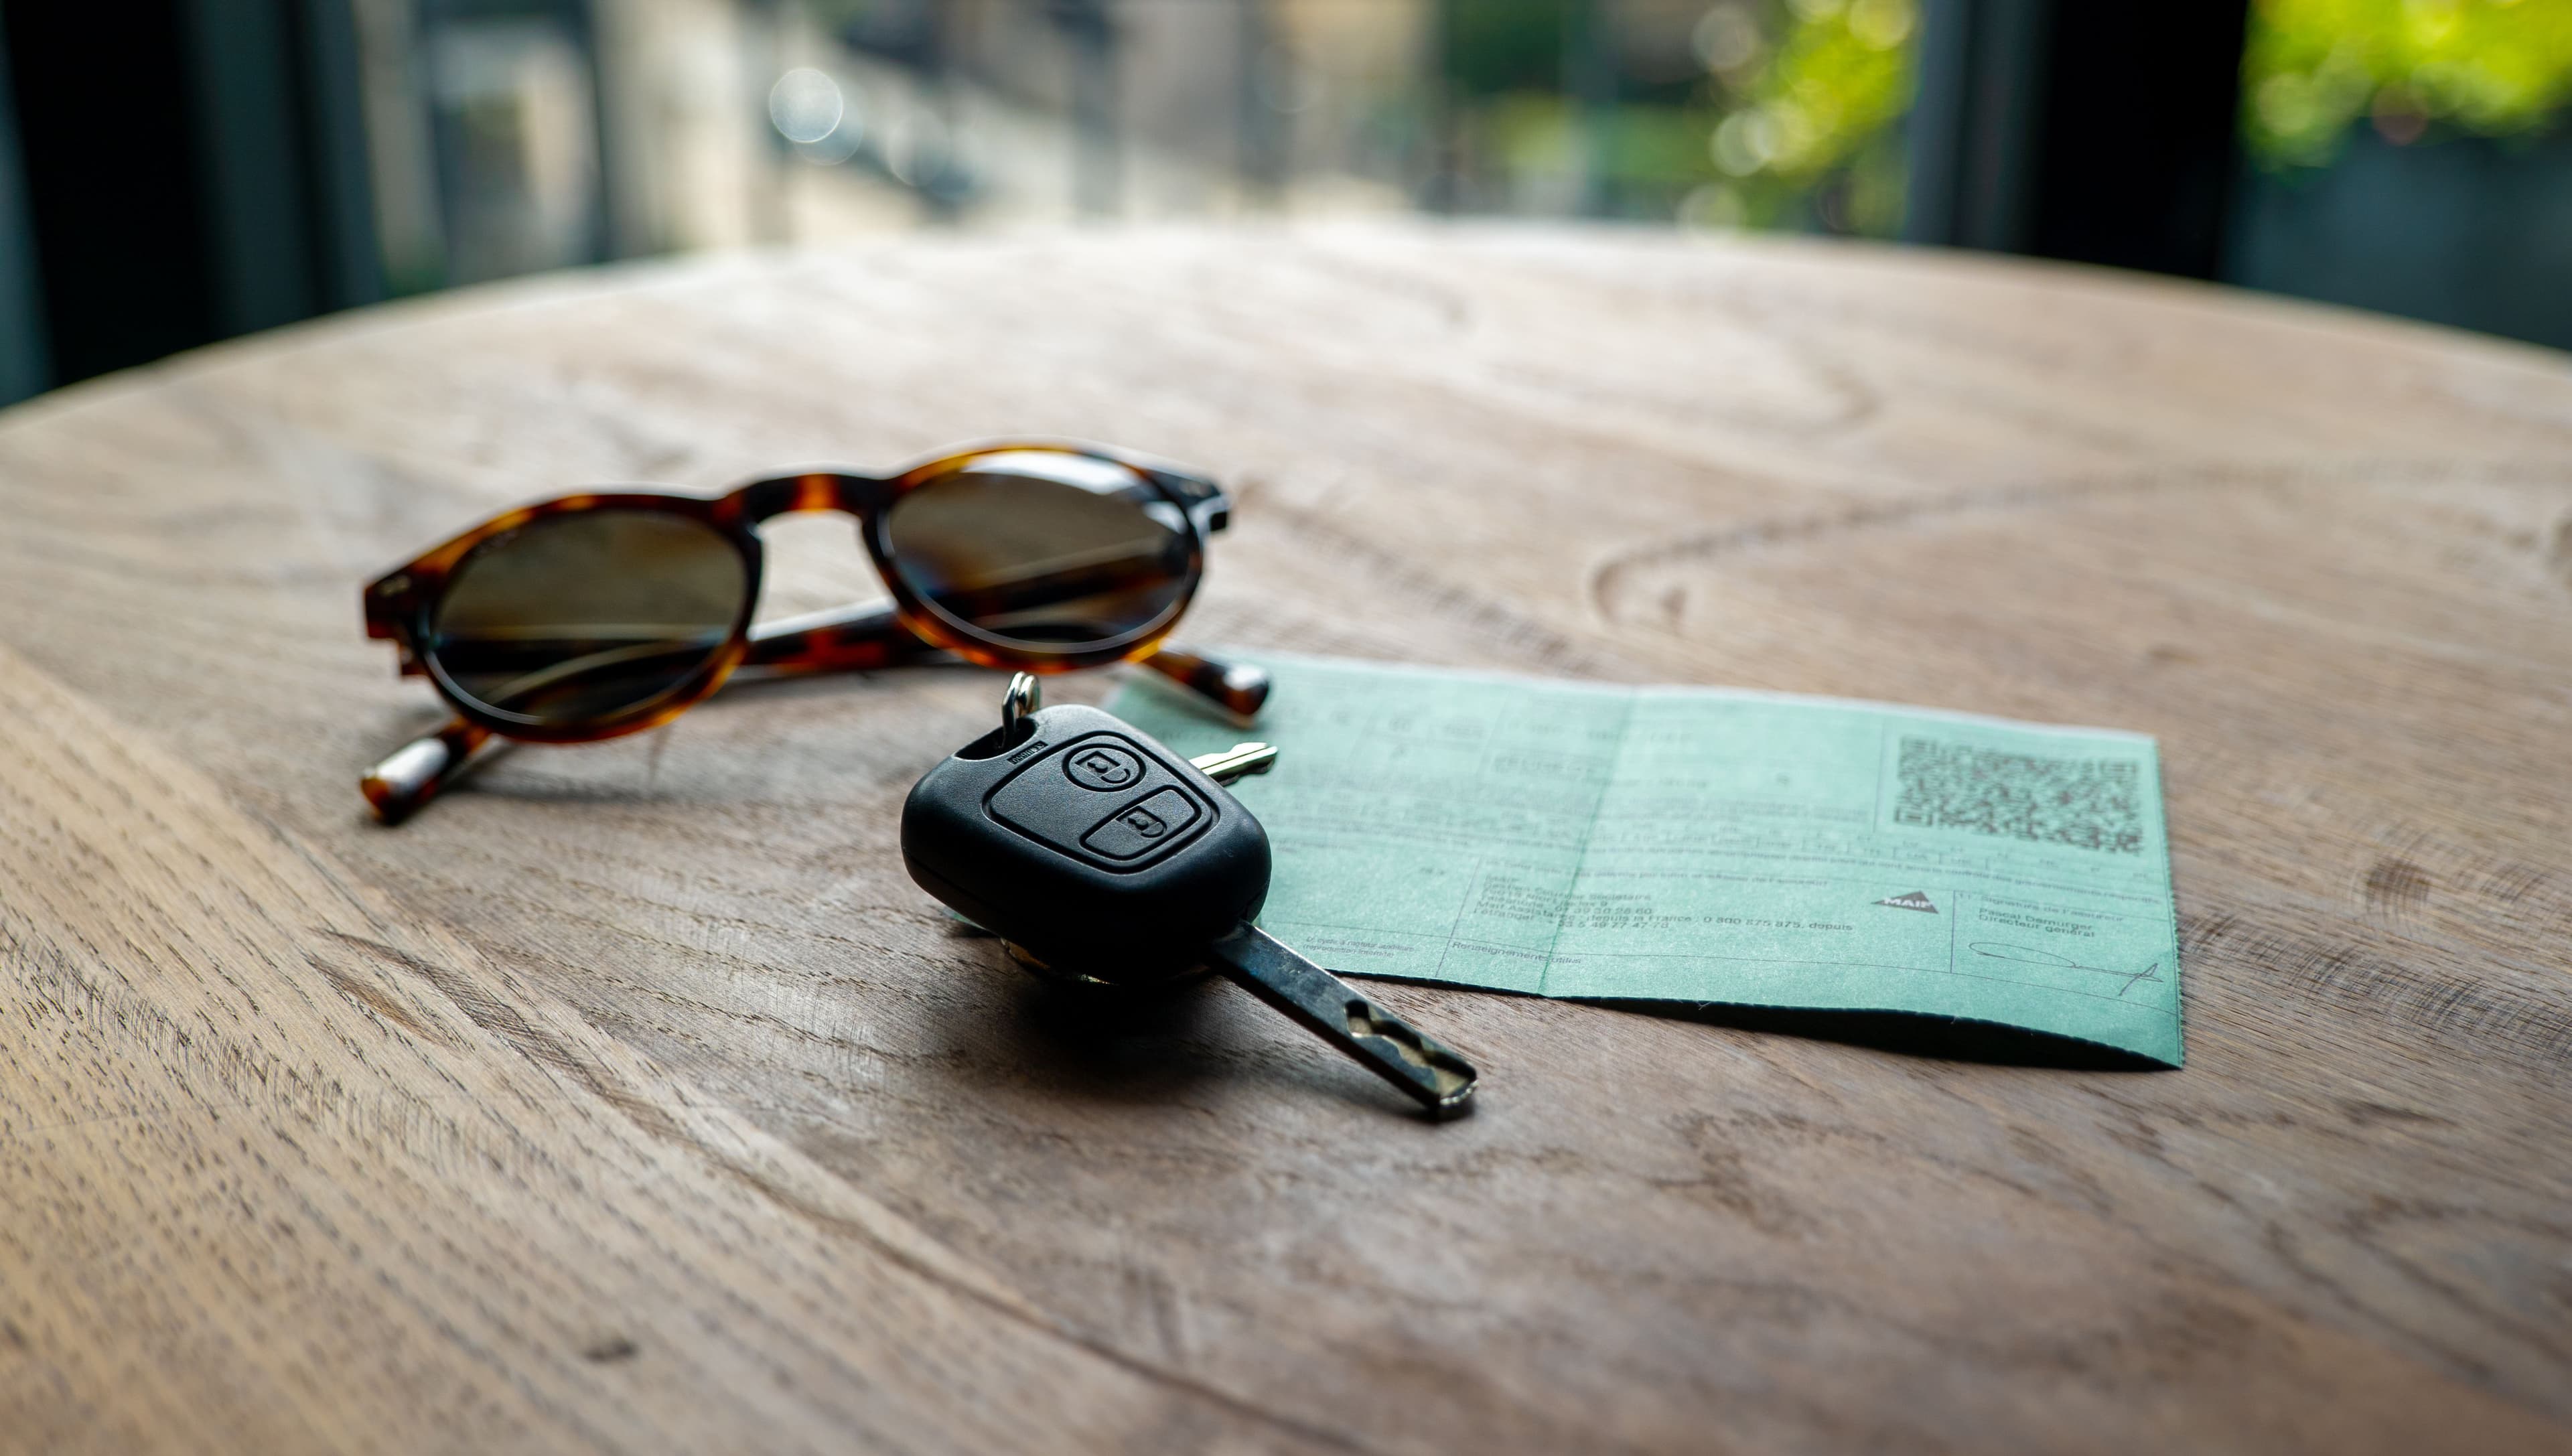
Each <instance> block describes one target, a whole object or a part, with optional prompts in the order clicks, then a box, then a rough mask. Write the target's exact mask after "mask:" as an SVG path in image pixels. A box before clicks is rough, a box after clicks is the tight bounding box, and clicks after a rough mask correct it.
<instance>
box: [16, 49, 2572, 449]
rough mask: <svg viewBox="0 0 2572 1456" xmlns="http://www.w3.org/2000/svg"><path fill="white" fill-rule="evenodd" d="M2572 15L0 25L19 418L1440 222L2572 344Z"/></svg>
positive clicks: (2561, 344)
mask: <svg viewBox="0 0 2572 1456" xmlns="http://www.w3.org/2000/svg"><path fill="white" fill-rule="evenodd" d="M2567 104H2572V0H2248V3H2246V0H2189V3H2185V4H2174V3H2169V0H2162V3H2148V0H120V3H117V4H114V5H105V4H79V3H74V0H0V401H5V400H7V399H12V398H19V397H23V396H25V395H28V394H31V393H35V392H38V391H40V390H42V389H45V388H48V387H51V386H53V385H56V384H60V383H67V382H70V381H72V380H75V379H80V378H84V377H87V376H89V375H92V374H96V373H99V372H102V371H104V370H107V369H113V368H119V367H123V366H125V365H128V364H140V363H143V362H146V361H149V360H152V359H156V358H159V357H161V356H163V355H166V354H169V353H171V352H173V351H176V350H181V349H186V348H190V347H193V346H196V345H199V344H204V343H208V342H211V341H214V340H218V339H223V338H227V337H230V336H233V335H236V334H241V333H246V332H249V331H251V330H256V329H263V328H268V327H270V326H273V325H278V324H284V323H289V322H292V321H294V320H298V319H303V318H309V317H312V316H314V315H317V314H322V313H325V312H328V311H331V310H335V309H342V308H348V307H353V306H357V305H363V304H368V303H372V302H376V301H378V300H382V299H387V298H394V297H399V296H403V295H409V294H418V293H425V292H430V291H434V290H438V289H445V288H452V287H457V286H460V285H465V284H472V283H477V282H481V281H484V280H488V279H496V278H504V277H509V276H512V275H517V274H525V273H531V272H536V271H539V270H544V269H553V268H563V267H569V266H574V265H580V264H586V263H596V262H603V261H607V260H612V259H622V258H634V257H642V256H648V255H657V254H669V253H684V252H691V251H697V250H705V249H720V248H735V247H743V246H757V245H778V244H793V243H815V242H829V241H832V240H839V239H849V238H855V237H860V236H864V235H869V234H878V233H885V232H891V231H905V230H919V231H938V230H963V229H975V228H990V227H1008V226H1023V225H1029V224H1084V223H1086V224H1099V225H1109V224H1116V223H1128V222H1153V221H1169V220H1191V219H1194V220H1204V219H1255V218H1271V217H1291V218H1320V217H1332V216H1350V215H1363V214H1390V213H1430V214H1448V215H1471V216H1506V217H1522V218H1579V219H1594V220H1603V221H1610V222H1614V223H1619V224H1624V225H1629V226H1636V227H1651V228H1668V229H1684V230H1694V231H1698V232H1702V233H1707V234H1719V233H1723V232H1727V231H1731V230H1743V229H1749V230H1772V231H1785V232H1806V233H1830V234H1847V235H1856V236H1861V237H1869V238H1879V239H1888V240H1901V241H1906V242H1912V243H1921V244H1932V245H1942V246H1951V247H1966V248H1978V249H1989V250H1996V251H2002V252H2013V253H2022V254H2029V255H2034V256H2040V257H2048V258H2059V259H2070V260H2076V261H2083V262H2091V263H2102V264H2109V265H2114V266H2119V267H2125V268H2136V269H2145V270H2150V271H2154V272H2160V273H2167V274H2175V275H2181V276H2186V277H2195V278H2209V279H2219V280H2224V281H2228V282H2233V283H2238V284H2243V285H2247V286H2250V287H2252V288H2259V289H2267V290H2272V291H2276V292H2280V293H2286V294H2294V295H2299V296H2303V297H2307V298H2315V299H2324V300H2331V301H2336V302H2342V303H2349V304H2356V305H2361V306H2364V307H2368V308H2374V309H2381V310H2386V311H2389V312H2393V313H2397V314H2405V315H2410V316H2413V317H2416V318H2420V319H2426V320H2432V321H2436V322H2440V323H2447V324H2455V325H2461V326H2464V327H2468V328H2473V329H2479V330H2485V331H2489V332H2492V333H2497V334H2503V335H2508V336H2512V337H2516V338H2521V339H2528V340H2534V341H2539V342H2542V343H2547V344H2552V345H2556V346H2564V347H2572V136H2567V134H2566V129H2565V127H2564V126H2563V124H2562V122H2563V113H2564V111H2565V109H2566V107H2567Z"/></svg>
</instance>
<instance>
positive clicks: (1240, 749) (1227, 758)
mask: <svg viewBox="0 0 2572 1456" xmlns="http://www.w3.org/2000/svg"><path fill="white" fill-rule="evenodd" d="M1188 762H1190V763H1192V764H1195V765H1196V767H1197V772H1199V773H1201V774H1204V775H1205V776H1206V777H1207V778H1210V779H1212V780H1214V781H1215V782H1216V783H1218V784H1229V783H1231V782H1232V781H1233V780H1235V779H1239V778H1247V777H1248V776H1250V775H1252V774H1264V773H1266V772H1268V770H1269V769H1270V768H1271V767H1272V766H1274V765H1275V764H1276V762H1277V745H1276V744H1273V743H1236V744H1234V745H1233V746H1232V747H1230V748H1227V749H1225V750H1224V751H1223V752H1221V753H1200V754H1198V755H1197V756H1196V757H1194V758H1192V759H1189V760H1188Z"/></svg>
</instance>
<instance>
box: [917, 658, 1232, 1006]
mask: <svg viewBox="0 0 2572 1456" xmlns="http://www.w3.org/2000/svg"><path fill="white" fill-rule="evenodd" d="M902 860H903V867H904V868H905V869H908V870H909V871H910V872H911V877H912V878H913V879H914V880H916V881H918V882H920V886H921V888H922V889H925V890H927V891H928V892H929V893H930V894H932V895H935V896H937V897H938V898H939V899H940V900H942V901H944V902H946V904H947V905H948V906H949V907H950V908H952V909H954V910H955V911H956V912H957V913H958V914H960V915H963V916H964V917H966V918H967V919H969V920H971V921H973V922H974V923H975V924H977V925H979V926H981V927H982V928H983V929H984V930H987V931H989V932H991V933H992V934H994V935H996V936H999V937H1000V938H1001V939H1003V940H1005V941H1008V942H1010V943H1012V944H1014V945H1015V946H1017V947H1018V948H1019V949H1020V950H1022V951H1024V952H1025V953H1026V954H1027V955H1029V956H1031V957H1033V958H1035V959H1036V960H1038V961H1041V962H1043V963H1044V964H1045V966H1047V967H1048V968H1050V969H1052V970H1054V971H1057V972H1060V973H1063V974H1064V975H1067V976H1073V977H1085V978H1088V979H1091V980H1096V981H1104V982H1110V983H1115V984H1122V985H1133V984H1139V983H1145V982H1152V981H1164V980H1168V979H1169V978H1171V977H1174V976H1179V975H1182V974H1184V973H1186V972H1188V971H1191V970H1193V969H1195V968H1196V967H1198V966H1200V965H1202V964H1204V962H1205V959H1206V948H1207V947H1208V946H1209V945H1211V944H1213V943H1214V942H1215V941H1217V940H1219V939H1221V938H1222V937H1224V936H1226V935H1228V934H1230V933H1231V932H1233V931H1234V930H1236V929H1237V928H1239V927H1240V926H1242V925H1243V924H1244V923H1245V922H1247V921H1249V920H1250V919H1251V918H1252V917H1253V916H1255V915H1257V914H1258V913H1259V907H1260V905H1261V903H1262V902H1263V901H1265V900H1266V899H1267V898H1268V873H1269V856H1268V834H1267V832H1266V831H1265V830H1263V829H1261V828H1260V827H1259V821H1258V820H1256V819H1254V818H1252V817H1251V815H1250V811H1248V810H1247V809H1244V808H1242V807H1241V805H1240V803H1239V802H1238V801H1236V800H1235V799H1234V798H1233V797H1232V795H1231V794H1229V793H1227V792H1225V791H1224V789H1223V787H1222V786H1221V785H1219V784H1217V783H1216V782H1215V781H1214V780H1212V779H1210V778H1207V777H1206V776H1205V774H1203V773H1202V772H1200V771H1199V770H1198V769H1197V768H1196V766H1195V765H1193V764H1191V763H1189V762H1188V760H1186V759H1185V758H1182V757H1180V756H1179V755H1178V754H1176V753H1173V752H1171V751H1170V750H1169V749H1167V748H1164V747H1163V746H1161V744H1159V743H1158V742H1156V741H1154V740H1153V739H1152V738H1151V737H1150V736H1148V735H1146V734H1145V733H1143V732H1142V730H1140V729H1138V728H1135V727H1134V726H1132V725H1131V724H1129V723H1126V722H1125V721H1124V720H1122V719H1120V718H1117V717H1115V716H1113V715H1112V714H1108V713H1104V712H1101V711H1099V710H1098V709H1096V708H1086V707H1080V706H1077V705H1070V704H1066V705H1063V706H1060V707H1052V708H1046V709H1044V710H1043V711H1041V712H1037V713H1032V714H1026V715H1022V716H1014V717H1012V718H1010V719H1009V720H1007V721H1005V722H1004V723H1003V725H1002V726H1001V727H1000V728H998V729H996V730H994V731H992V732H990V733H987V734H984V735H983V736H982V737H980V738H978V739H975V740H974V741H973V742H971V743H968V744H966V745H965V746H964V747H963V748H961V749H958V750H957V751H956V753H955V754H954V755H953V756H951V757H949V758H948V759H947V761H946V762H944V763H941V764H939V765H938V766H937V767H936V768H933V769H931V770H930V771H929V773H928V774H927V775H926V776H924V777H923V778H922V779H921V781H920V782H919V783H918V784H917V785H915V786H913V788H912V791H911V797H910V798H909V799H907V800H905V801H904V803H903V806H902Z"/></svg>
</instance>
